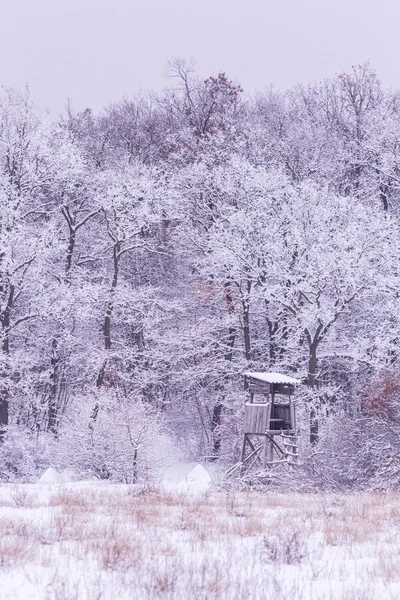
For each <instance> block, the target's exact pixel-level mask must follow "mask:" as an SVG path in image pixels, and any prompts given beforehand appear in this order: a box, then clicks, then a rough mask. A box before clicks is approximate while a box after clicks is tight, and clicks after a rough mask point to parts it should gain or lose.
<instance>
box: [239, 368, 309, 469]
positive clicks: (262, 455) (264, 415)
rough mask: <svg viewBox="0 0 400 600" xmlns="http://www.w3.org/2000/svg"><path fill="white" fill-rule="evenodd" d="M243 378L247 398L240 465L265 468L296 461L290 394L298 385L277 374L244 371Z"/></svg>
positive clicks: (294, 414) (291, 394) (291, 397)
mask: <svg viewBox="0 0 400 600" xmlns="http://www.w3.org/2000/svg"><path fill="white" fill-rule="evenodd" d="M244 377H245V390H246V391H247V393H248V397H247V402H246V404H245V411H244V422H243V445H242V454H241V459H240V463H239V465H240V466H241V467H244V466H247V467H250V466H251V465H252V464H255V463H256V462H259V463H260V464H261V466H262V467H263V468H266V467H269V466H271V465H273V464H276V463H278V462H282V461H286V462H295V461H296V458H297V456H298V454H297V443H296V410H295V402H294V399H293V394H294V389H295V385H296V384H298V383H300V382H299V381H298V380H297V379H294V378H293V377H288V376H287V375H281V374H280V373H250V372H247V373H245V374H244ZM255 399H256V401H255ZM239 465H238V466H239Z"/></svg>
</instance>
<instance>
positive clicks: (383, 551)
mask: <svg viewBox="0 0 400 600" xmlns="http://www.w3.org/2000/svg"><path fill="white" fill-rule="evenodd" d="M197 476H198V477H197V482H196V481H195V479H196V478H194V481H192V482H190V481H186V484H184V482H181V483H180V484H179V485H176V486H174V485H173V483H174V482H173V477H172V476H171V477H170V479H169V482H168V485H166V486H164V487H162V488H161V490H160V491H147V492H143V491H140V490H138V489H136V488H134V487H132V486H122V485H118V486H117V485H107V484H101V483H95V482H90V483H85V482H81V483H64V484H54V483H53V484H25V485H24V484H18V485H13V484H7V485H2V486H0V531H1V535H0V598H1V599H2V600H3V599H15V598H18V599H24V600H26V599H29V600H35V599H49V600H50V599H55V600H75V599H77V600H78V599H79V600H81V599H82V600H85V599H87V600H100V599H103V600H104V599H125V598H126V599H142V598H143V599H152V598H166V599H175V598H176V599H182V600H188V599H190V600H198V599H204V600H206V599H207V600H210V599H235V600H236V599H237V600H241V599H246V600H249V599H262V600H269V599H271V600H272V599H274V600H285V599H287V600H289V599H290V600H300V599H307V600H314V599H315V600H317V599H321V600H337V599H346V600H367V599H371V600H375V599H377V600H378V599H383V598H390V599H393V600H397V599H398V598H400V560H399V556H400V535H399V534H400V501H399V500H400V497H399V496H396V495H391V494H385V495H377V494H359V495H351V496H344V495H339V494H338V495H318V494H316V495H308V496H306V495H283V494H277V493H266V494H261V493H255V492H235V493H227V492H219V491H218V490H215V489H212V488H210V487H208V485H207V481H206V477H205V478H204V477H203V478H202V472H197ZM167 479H168V478H167ZM175 483H179V482H175Z"/></svg>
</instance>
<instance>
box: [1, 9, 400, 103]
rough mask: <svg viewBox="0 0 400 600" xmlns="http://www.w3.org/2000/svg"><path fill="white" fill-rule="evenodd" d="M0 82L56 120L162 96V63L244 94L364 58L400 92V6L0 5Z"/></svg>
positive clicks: (304, 78)
mask: <svg viewBox="0 0 400 600" xmlns="http://www.w3.org/2000/svg"><path fill="white" fill-rule="evenodd" d="M0 10H1V12H0V16H1V26H0V83H1V84H2V85H17V86H23V85H25V83H28V84H29V86H30V88H31V89H32V92H33V95H34V97H35V99H36V100H37V101H38V102H39V103H40V104H41V105H42V106H47V107H48V108H50V110H51V111H52V112H55V113H58V112H60V111H61V110H62V109H63V106H65V104H66V101H67V98H71V99H72V101H73V104H74V105H75V106H76V108H78V109H84V108H86V107H90V108H92V109H93V110H99V109H100V108H101V107H102V106H103V105H105V104H108V103H109V102H111V101H116V100H118V99H119V98H121V97H122V96H123V95H132V94H134V93H137V92H139V91H140V90H147V89H154V90H160V89H162V88H163V87H165V86H166V85H167V83H168V82H167V81H166V80H165V78H164V77H163V74H164V73H165V65H166V62H167V60H168V59H170V58H172V57H174V56H176V57H183V58H187V59H190V58H191V57H193V58H194V59H195V61H196V65H197V70H198V72H199V74H200V75H202V76H204V77H208V76H209V75H212V74H214V75H215V74H217V73H218V72H219V71H225V72H226V73H227V75H228V76H229V77H231V78H232V79H234V80H238V81H239V82H240V83H241V84H242V86H243V88H244V89H245V91H247V92H250V93H252V92H253V91H254V90H256V89H258V90H261V89H263V88H265V86H267V85H269V84H275V86H276V87H278V88H285V87H289V86H291V85H292V84H294V83H296V82H299V81H301V82H309V81H313V80H315V79H323V78H325V77H329V76H332V75H334V74H335V73H338V72H340V71H341V70H343V69H349V68H350V67H351V65H353V64H357V63H360V62H364V61H366V60H369V61H370V62H371V65H372V66H373V67H374V68H375V69H376V71H377V73H378V76H379V77H380V78H381V79H382V81H383V82H384V84H385V85H386V86H389V87H393V88H400V65H399V57H400V35H399V23H400V1H399V0H379V2H378V1H377V0H113V1H110V0H0Z"/></svg>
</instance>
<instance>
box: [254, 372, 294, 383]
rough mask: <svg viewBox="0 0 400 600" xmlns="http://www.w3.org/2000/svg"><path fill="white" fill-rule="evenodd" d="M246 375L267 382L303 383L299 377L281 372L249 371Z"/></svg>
mask: <svg viewBox="0 0 400 600" xmlns="http://www.w3.org/2000/svg"><path fill="white" fill-rule="evenodd" d="M244 375H246V376H247V377H251V378H252V379H257V380H258V381H264V382H265V383H292V384H295V383H301V382H300V380H299V379H295V378H294V377H289V376H288V375H282V374H281V373H250V372H248V371H247V372H246V373H244Z"/></svg>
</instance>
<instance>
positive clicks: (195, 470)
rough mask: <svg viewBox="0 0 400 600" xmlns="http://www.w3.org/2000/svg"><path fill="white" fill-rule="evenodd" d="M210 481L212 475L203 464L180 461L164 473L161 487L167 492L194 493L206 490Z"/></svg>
mask: <svg viewBox="0 0 400 600" xmlns="http://www.w3.org/2000/svg"><path fill="white" fill-rule="evenodd" d="M193 464H194V465H195V466H194V467H193ZM210 482H211V477H210V475H209V473H208V472H207V471H206V469H205V468H204V467H203V466H202V465H200V464H197V465H196V463H191V464H190V463H178V464H176V465H173V466H171V467H170V468H169V469H167V471H166V472H165V473H164V477H163V480H162V485H161V487H162V489H163V490H164V491H166V492H170V493H178V494H191V495H192V494H201V493H203V492H205V491H206V490H207V488H208V486H209V485H210Z"/></svg>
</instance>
